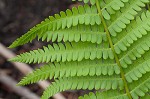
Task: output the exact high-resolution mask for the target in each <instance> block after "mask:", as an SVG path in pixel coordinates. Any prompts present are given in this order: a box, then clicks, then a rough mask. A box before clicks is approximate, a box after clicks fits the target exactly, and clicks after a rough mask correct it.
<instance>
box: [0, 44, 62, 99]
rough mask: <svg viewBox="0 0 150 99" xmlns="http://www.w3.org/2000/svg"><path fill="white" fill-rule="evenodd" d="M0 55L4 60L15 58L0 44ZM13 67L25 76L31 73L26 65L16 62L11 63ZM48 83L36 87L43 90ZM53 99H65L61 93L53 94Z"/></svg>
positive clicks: (41, 83)
mask: <svg viewBox="0 0 150 99" xmlns="http://www.w3.org/2000/svg"><path fill="white" fill-rule="evenodd" d="M0 54H1V55H2V56H3V57H5V58H6V59H10V58H12V57H15V56H16V55H15V54H14V53H13V52H11V51H10V50H9V49H7V48H6V47H5V46H4V45H2V44H1V43H0ZM12 64H13V66H15V67H16V68H17V69H18V70H19V71H20V72H22V73H23V74H24V75H27V74H28V73H30V72H32V70H33V69H32V68H31V67H30V66H29V65H27V64H24V63H17V62H13V63H12ZM49 84H50V83H49V82H48V81H40V82H38V85H39V86H40V87H41V88H43V89H46V88H47V87H48V86H49ZM53 98H55V99H65V97H64V96H63V95H62V94H61V93H58V94H55V95H54V96H53Z"/></svg>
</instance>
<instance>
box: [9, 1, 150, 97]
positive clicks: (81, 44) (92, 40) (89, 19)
mask: <svg viewBox="0 0 150 99" xmlns="http://www.w3.org/2000/svg"><path fill="white" fill-rule="evenodd" d="M72 1H83V2H84V3H86V4H85V5H83V6H81V5H80V6H78V7H77V8H76V7H73V8H72V10H69V9H67V10H66V11H65V12H60V14H55V15H54V16H50V17H49V18H47V19H46V20H45V21H43V22H41V23H40V24H38V25H37V26H35V27H33V28H32V29H31V30H30V31H29V32H27V33H26V34H25V35H23V36H22V37H20V38H18V39H17V40H16V41H15V42H14V43H13V44H12V45H10V47H11V48H13V47H16V46H19V45H23V44H26V43H28V42H31V41H32V40H33V39H35V38H36V37H37V38H38V40H42V41H47V42H52V43H53V44H52V45H48V46H47V47H43V49H38V50H33V51H30V52H26V53H22V54H20V55H17V57H15V58H12V59H10V60H11V61H15V62H25V63H46V65H44V66H42V67H41V68H39V69H36V70H35V71H33V72H32V73H30V74H28V75H27V76H26V77H24V78H23V79H22V80H21V81H20V82H19V85H27V84H32V83H35V82H37V81H40V80H46V79H53V78H54V82H53V83H52V84H51V85H50V86H49V87H48V88H47V89H46V90H45V92H44V93H43V95H42V99H47V98H49V97H51V96H53V95H54V94H56V93H58V92H61V91H65V90H76V89H78V90H79V89H89V90H92V89H95V90H96V93H93V92H91V93H89V94H88V95H87V94H86V95H85V96H81V97H79V99H139V98H140V99H149V98H150V95H149V94H148V93H149V92H150V12H149V11H148V10H147V9H146V7H145V6H146V5H147V4H149V2H150V1H149V0H72ZM89 3H91V4H89Z"/></svg>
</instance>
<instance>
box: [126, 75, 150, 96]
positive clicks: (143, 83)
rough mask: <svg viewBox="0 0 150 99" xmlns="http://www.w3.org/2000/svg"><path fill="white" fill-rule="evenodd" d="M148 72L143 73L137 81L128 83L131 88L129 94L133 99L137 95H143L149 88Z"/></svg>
mask: <svg viewBox="0 0 150 99" xmlns="http://www.w3.org/2000/svg"><path fill="white" fill-rule="evenodd" d="M149 85H150V72H149V73H146V74H144V75H143V77H142V78H140V79H139V80H137V81H134V82H133V83H130V84H129V86H130V88H131V91H130V93H131V95H132V97H133V99H138V98H139V97H143V96H144V95H145V94H146V93H147V92H148V91H149V90H150V86H149Z"/></svg>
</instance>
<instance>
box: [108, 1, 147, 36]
mask: <svg viewBox="0 0 150 99" xmlns="http://www.w3.org/2000/svg"><path fill="white" fill-rule="evenodd" d="M149 2H150V1H149V0H129V2H128V3H126V5H125V7H123V8H121V10H119V11H118V12H117V13H116V14H114V15H112V16H111V18H112V19H111V21H112V22H109V23H110V25H108V29H109V31H110V34H111V35H112V36H116V35H117V34H118V33H120V32H122V29H124V28H126V26H127V25H128V24H129V23H130V21H131V20H133V19H134V18H135V16H136V15H137V14H138V12H139V11H141V10H142V7H144V6H145V5H146V3H149Z"/></svg>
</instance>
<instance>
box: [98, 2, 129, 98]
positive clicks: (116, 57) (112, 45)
mask: <svg viewBox="0 0 150 99" xmlns="http://www.w3.org/2000/svg"><path fill="white" fill-rule="evenodd" d="M96 7H97V10H98V14H99V16H100V18H101V20H102V24H103V26H104V29H105V32H106V35H107V38H108V41H109V45H110V47H111V49H112V51H113V54H114V56H115V61H116V63H117V65H118V66H119V68H120V72H121V78H122V80H123V82H124V86H125V90H126V93H127V95H128V97H129V99H132V97H131V94H130V91H129V88H128V85H127V81H126V79H125V74H124V71H123V68H122V66H121V64H120V61H119V58H118V56H117V54H116V53H115V49H114V44H113V42H112V39H111V36H110V32H109V30H108V26H107V24H106V22H105V19H104V17H103V15H102V11H101V8H100V4H99V0H96Z"/></svg>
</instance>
